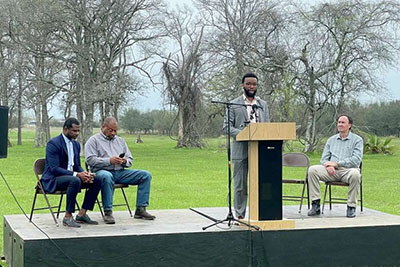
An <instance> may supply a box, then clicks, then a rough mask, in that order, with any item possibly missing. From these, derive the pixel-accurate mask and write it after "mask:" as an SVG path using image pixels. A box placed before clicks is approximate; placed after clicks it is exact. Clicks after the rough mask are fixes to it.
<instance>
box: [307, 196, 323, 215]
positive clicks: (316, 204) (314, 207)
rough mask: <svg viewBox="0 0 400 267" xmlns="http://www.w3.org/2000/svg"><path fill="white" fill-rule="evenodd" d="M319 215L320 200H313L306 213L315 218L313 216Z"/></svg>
mask: <svg viewBox="0 0 400 267" xmlns="http://www.w3.org/2000/svg"><path fill="white" fill-rule="evenodd" d="M320 213H321V207H320V200H319V199H316V200H313V201H312V207H311V209H310V210H309V211H308V213H307V215H308V216H315V215H319V214H320Z"/></svg>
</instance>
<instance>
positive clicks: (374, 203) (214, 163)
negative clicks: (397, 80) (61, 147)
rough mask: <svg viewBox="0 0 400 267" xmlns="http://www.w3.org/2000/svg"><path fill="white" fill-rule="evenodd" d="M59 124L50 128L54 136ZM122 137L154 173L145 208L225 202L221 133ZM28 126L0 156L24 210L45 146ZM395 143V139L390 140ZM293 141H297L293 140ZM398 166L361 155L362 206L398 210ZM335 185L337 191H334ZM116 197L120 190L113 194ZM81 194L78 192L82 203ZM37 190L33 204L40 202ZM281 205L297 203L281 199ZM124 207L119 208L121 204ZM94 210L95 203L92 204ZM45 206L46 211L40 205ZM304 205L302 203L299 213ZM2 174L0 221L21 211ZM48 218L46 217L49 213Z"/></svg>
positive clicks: (138, 164) (394, 160)
mask: <svg viewBox="0 0 400 267" xmlns="http://www.w3.org/2000/svg"><path fill="white" fill-rule="evenodd" d="M60 131H61V129H53V130H52V136H56V135H57V134H58V133H59V132H60ZM121 135H122V136H123V137H124V138H125V139H126V141H127V143H128V145H129V147H130V149H131V151H132V153H133V156H134V164H133V168H138V169H146V170H149V171H150V172H151V173H152V175H153V180H152V187H151V197H150V207H149V209H150V210H151V209H187V208H189V207H223V206H227V192H228V190H227V184H228V170H227V162H226V159H227V155H226V151H225V139H224V138H221V139H210V140H207V141H206V143H207V146H206V148H204V149H177V148H176V147H175V145H176V142H175V141H173V140H171V139H170V138H169V137H165V136H143V135H142V140H143V141H144V143H142V144H135V139H136V138H137V136H136V135H127V134H124V133H122V134H121ZM33 138H34V132H33V130H24V132H23V144H22V146H17V145H16V132H15V131H14V130H12V131H10V139H11V142H12V144H13V146H12V147H10V148H9V150H8V157H7V158H6V159H0V171H1V172H2V173H3V175H4V177H5V178H6V180H7V182H8V183H9V185H10V187H11V188H12V190H13V192H14V194H15V195H16V197H17V199H18V201H19V202H20V204H21V206H22V207H23V209H24V210H25V212H26V213H29V212H30V208H31V204H32V198H33V194H34V186H35V183H36V182H35V177H34V174H33V162H34V160H35V159H37V158H41V157H44V156H45V148H44V147H40V148H34V147H33ZM393 143H395V144H396V145H399V143H400V139H395V140H393ZM293 147H298V146H297V145H294V146H293ZM320 155H321V154H320V153H314V154H310V155H309V157H310V159H311V163H312V164H318V163H319V158H320ZM303 174H304V170H302V169H297V168H290V169H287V168H285V169H284V176H285V177H296V176H302V175H303ZM399 182H400V166H399V157H398V154H396V155H394V156H384V155H364V159H363V189H364V199H365V207H368V208H372V209H376V210H380V211H384V212H387V213H391V214H400V194H399V189H400V183H399ZM335 191H336V194H343V195H346V192H347V189H346V188H341V189H340V190H338V189H336V190H335ZM337 191H339V192H337ZM284 192H285V193H292V194H293V193H295V194H300V193H301V187H300V186H298V185H284ZM115 197H116V200H115V202H121V201H122V196H121V195H120V194H118V193H117V194H116V196H115ZM128 199H129V200H130V204H131V205H132V206H135V204H134V201H135V199H136V188H135V187H131V188H129V190H128ZM81 200H82V194H80V196H79V202H80V203H81ZM43 204H44V201H43V197H41V196H39V202H38V205H43ZM284 204H285V205H296V203H294V202H285V203H284ZM120 209H123V208H120ZM95 211H97V209H96V210H95ZM44 212H46V211H44ZM305 212H306V207H305V208H303V213H305ZM21 213H22V212H21V211H20V210H19V208H18V206H17V204H16V203H15V201H14V199H13V198H12V196H11V194H10V193H9V191H8V189H7V187H6V185H5V183H4V182H3V180H1V181H0V217H1V219H0V221H1V223H2V221H3V215H5V214H21ZM49 220H51V217H50V215H49ZM2 236H3V232H2V230H1V234H0V238H1V243H0V251H2V247H3V241H2Z"/></svg>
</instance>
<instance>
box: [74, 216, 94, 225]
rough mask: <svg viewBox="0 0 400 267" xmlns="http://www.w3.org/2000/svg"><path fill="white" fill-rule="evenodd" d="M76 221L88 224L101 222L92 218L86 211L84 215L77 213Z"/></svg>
mask: <svg viewBox="0 0 400 267" xmlns="http://www.w3.org/2000/svg"><path fill="white" fill-rule="evenodd" d="M75 221H76V222H77V223H86V224H93V225H96V224H99V223H98V222H96V221H93V220H91V219H90V218H89V216H88V215H87V214H86V213H85V214H83V216H79V215H76V217H75Z"/></svg>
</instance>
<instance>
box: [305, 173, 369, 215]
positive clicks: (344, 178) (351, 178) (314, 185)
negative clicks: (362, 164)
mask: <svg viewBox="0 0 400 267" xmlns="http://www.w3.org/2000/svg"><path fill="white" fill-rule="evenodd" d="M319 181H323V182H327V181H340V182H345V183H347V184H349V191H348V193H347V205H348V206H349V207H354V208H355V207H356V206H357V194H358V190H359V188H360V181H361V173H360V169H359V168H343V167H339V168H338V169H337V170H336V173H335V174H334V175H329V174H328V172H327V170H326V168H325V167H324V166H323V165H313V166H311V167H310V168H309V169H308V187H309V191H310V197H311V200H316V199H321V195H320V184H319Z"/></svg>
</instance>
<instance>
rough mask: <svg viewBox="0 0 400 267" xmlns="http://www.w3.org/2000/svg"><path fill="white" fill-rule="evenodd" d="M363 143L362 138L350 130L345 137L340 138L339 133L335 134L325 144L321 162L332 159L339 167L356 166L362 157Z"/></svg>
mask: <svg viewBox="0 0 400 267" xmlns="http://www.w3.org/2000/svg"><path fill="white" fill-rule="evenodd" d="M363 143H364V142H363V139H362V138H361V137H360V136H358V135H356V134H353V133H352V132H349V134H348V135H347V137H346V138H345V139H342V138H341V137H340V134H335V135H334V136H331V137H330V138H329V139H328V141H327V142H326V144H325V148H324V152H322V157H321V164H324V163H325V162H326V161H334V162H337V163H338V165H339V167H344V168H358V167H359V166H360V163H361V160H362V157H363V149H364V145H363Z"/></svg>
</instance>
